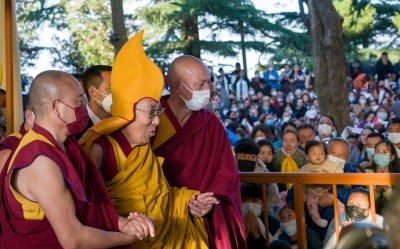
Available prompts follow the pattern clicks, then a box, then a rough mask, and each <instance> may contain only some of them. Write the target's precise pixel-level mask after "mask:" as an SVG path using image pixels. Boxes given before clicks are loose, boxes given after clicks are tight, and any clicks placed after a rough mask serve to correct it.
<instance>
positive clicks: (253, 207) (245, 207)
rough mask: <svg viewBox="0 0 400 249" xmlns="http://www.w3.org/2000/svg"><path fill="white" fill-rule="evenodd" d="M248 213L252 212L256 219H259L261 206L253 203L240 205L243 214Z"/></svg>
mask: <svg viewBox="0 0 400 249" xmlns="http://www.w3.org/2000/svg"><path fill="white" fill-rule="evenodd" d="M249 211H252V212H253V213H254V215H255V216H256V217H260V216H261V205H260V204H256V203H253V202H244V203H242V212H243V214H246V213H247V212H249Z"/></svg>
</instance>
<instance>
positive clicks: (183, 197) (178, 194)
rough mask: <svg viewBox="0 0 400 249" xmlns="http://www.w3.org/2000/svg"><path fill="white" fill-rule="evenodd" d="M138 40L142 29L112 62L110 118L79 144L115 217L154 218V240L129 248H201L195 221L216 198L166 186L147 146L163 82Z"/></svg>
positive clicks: (203, 241) (199, 224)
mask: <svg viewBox="0 0 400 249" xmlns="http://www.w3.org/2000/svg"><path fill="white" fill-rule="evenodd" d="M142 36H143V31H141V32H139V33H138V34H136V35H135V36H134V37H133V38H131V39H130V40H129V41H128V42H126V43H125V45H124V46H123V47H122V49H121V50H120V51H119V53H118V55H117V57H116V59H115V61H114V65H113V71H112V73H111V82H112V85H111V92H112V96H113V103H112V105H111V110H112V117H111V118H108V119H105V120H103V121H102V122H100V123H98V124H97V125H95V126H93V127H92V128H91V129H89V131H88V133H87V134H85V135H84V136H83V137H82V139H81V142H82V143H84V144H85V148H86V149H87V150H88V151H90V155H91V157H92V159H93V161H94V162H95V164H96V166H97V167H98V168H99V169H100V172H101V173H102V176H103V179H104V180H105V182H106V186H107V190H108V194H109V195H110V197H111V200H112V202H113V204H114V207H115V209H116V211H117V213H118V214H119V215H128V214H129V212H130V210H132V209H133V210H135V211H138V212H141V213H145V214H146V216H148V217H153V218H154V227H155V231H156V236H155V237H154V238H152V239H148V240H145V241H139V242H138V243H135V244H134V246H135V248H137V249H141V248H193V249H195V248H206V247H207V244H208V241H207V240H208V239H207V232H206V228H205V226H204V223H203V220H202V219H200V217H202V216H204V215H205V214H207V213H208V212H209V211H210V210H211V209H212V208H213V204H217V201H216V199H215V198H214V197H212V193H203V194H199V193H198V192H197V191H193V190H189V189H187V188H181V189H178V188H174V187H170V186H169V185H168V182H167V180H166V179H165V177H164V174H163V171H162V169H163V167H164V166H163V165H162V162H163V159H162V158H159V157H156V156H155V155H154V154H153V152H152V150H151V147H150V144H149V141H150V138H151V137H152V136H154V134H155V131H156V129H157V126H158V124H159V122H160V117H161V115H162V114H163V113H164V111H165V110H164V109H163V108H162V107H161V105H160V104H159V99H160V98H161V94H162V91H163V84H164V81H163V75H162V73H161V71H160V70H159V68H158V67H157V66H156V65H155V64H154V63H153V62H152V61H151V60H150V59H149V58H148V57H147V56H146V54H145V53H144V50H143V46H142ZM132 65H135V66H134V67H132ZM207 71H208V70H207ZM208 76H209V77H210V74H209V73H208ZM209 98H210V95H208V99H209ZM208 99H207V103H208ZM210 115H212V114H211V113H210ZM208 197H209V198H208ZM203 200H213V201H214V202H207V203H204V202H202V203H203V205H202V206H204V208H198V207H197V205H196V203H197V202H199V201H203ZM189 214H191V215H189Z"/></svg>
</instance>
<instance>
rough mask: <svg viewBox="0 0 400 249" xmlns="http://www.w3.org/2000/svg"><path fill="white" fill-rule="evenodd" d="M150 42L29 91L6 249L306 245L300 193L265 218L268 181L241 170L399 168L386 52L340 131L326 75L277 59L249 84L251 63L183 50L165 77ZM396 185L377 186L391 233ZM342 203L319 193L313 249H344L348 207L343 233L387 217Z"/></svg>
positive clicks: (357, 87)
mask: <svg viewBox="0 0 400 249" xmlns="http://www.w3.org/2000/svg"><path fill="white" fill-rule="evenodd" d="M142 35H143V32H142V31H141V32H139V33H138V34H136V35H135V36H134V37H133V38H131V39H130V40H129V41H128V42H127V43H126V44H125V45H124V46H123V48H122V49H121V51H120V52H119V53H118V55H117V57H116V58H115V61H114V64H113V66H112V67H111V66H104V65H95V66H91V67H89V68H88V69H87V70H85V72H84V74H83V75H82V77H81V78H80V79H79V80H80V81H79V80H78V79H76V78H75V77H73V76H72V75H70V74H68V73H65V72H62V71H56V70H49V71H45V72H42V73H40V74H39V75H38V76H36V77H35V78H34V79H30V80H29V81H27V84H26V86H24V89H23V92H22V94H23V97H24V102H25V104H24V109H25V117H26V119H25V122H24V123H23V124H21V128H20V130H19V131H18V132H16V133H14V134H12V135H10V136H7V137H6V138H5V139H3V140H2V142H1V143H0V170H1V174H0V194H1V195H0V197H1V198H0V213H1V214H0V247H2V248H44V247H49V248H50V247H51V248H62V247H71V248H112V247H121V248H129V247H130V246H133V247H134V248H222V249H231V248H233V249H234V248H237V249H242V248H246V247H247V248H255V249H258V248H271V249H273V248H297V225H296V222H298V221H296V213H295V209H294V193H293V188H292V184H291V183H286V184H276V183H269V184H267V186H266V189H267V193H266V196H267V199H268V210H263V209H262V196H263V193H262V187H261V185H259V184H254V183H253V184H244V183H243V184H240V182H239V174H238V173H239V172H264V173H268V172H316V173H343V172H344V173H362V172H374V173H400V159H399V156H400V118H398V112H397V103H396V102H397V100H398V91H397V89H400V87H399V84H398V83H397V82H398V80H399V77H398V75H399V71H400V67H399V63H397V64H396V65H392V64H391V62H390V60H388V56H387V54H386V53H383V54H382V57H381V58H380V59H379V60H378V61H377V62H376V64H374V63H370V64H369V65H368V67H367V68H362V66H361V64H360V63H359V62H357V63H353V64H352V65H351V70H349V83H351V84H349V105H350V114H349V115H350V118H351V121H352V123H351V124H348V127H346V129H345V130H344V131H342V132H341V134H339V131H338V129H337V127H336V125H335V121H334V119H333V118H332V117H331V116H329V115H327V114H324V113H321V112H320V110H319V106H318V101H319V100H318V97H317V91H316V89H315V80H314V75H313V72H312V70H311V71H310V72H308V73H307V74H306V73H305V72H303V71H302V69H301V65H299V64H295V65H293V68H292V66H291V65H285V66H284V68H283V69H282V70H280V72H278V71H277V70H276V69H275V68H274V65H273V64H272V63H269V64H268V66H267V70H266V71H265V72H264V73H263V74H260V72H259V71H256V72H255V77H254V78H252V79H251V80H249V79H248V77H247V75H246V72H245V71H244V70H242V69H241V66H240V64H239V63H237V64H236V69H235V70H234V71H233V72H232V73H230V74H225V73H224V70H223V69H222V68H220V69H219V71H218V72H219V74H218V75H217V74H214V73H213V72H212V71H211V70H210V69H209V68H208V67H207V66H206V65H205V64H204V63H203V62H202V61H201V60H199V59H197V58H195V57H193V56H189V55H183V56H179V57H177V58H175V59H174V60H173V62H172V63H171V65H170V66H169V69H168V72H167V74H166V75H163V74H162V72H161V70H160V69H159V68H158V67H157V66H156V65H155V64H154V63H153V62H152V61H151V60H150V59H149V58H148V57H147V56H146V54H145V53H144V50H143V46H142ZM350 79H351V80H350ZM167 92H168V95H166V94H165V93H167ZM1 94H2V93H1V92H0V96H1ZM4 95H5V93H4ZM320 101H321V100H320ZM0 104H1V103H0ZM4 106H5V104H4ZM0 107H1V108H2V106H0ZM0 114H1V113H0ZM0 121H1V120H0ZM78 141H79V142H78ZM394 188H395V186H376V187H375V193H374V196H375V198H376V199H375V205H376V211H377V216H376V217H377V219H376V221H377V222H376V225H377V228H376V229H378V230H379V231H381V230H382V229H383V224H384V218H383V215H384V214H386V213H385V212H387V213H388V214H392V215H393V213H395V212H396V210H398V208H397V206H396V205H395V204H393V202H391V199H392V198H396V196H397V195H398V194H397V192H396V191H394ZM337 193H338V194H337V196H333V194H332V190H331V188H330V187H329V186H326V185H309V186H306V187H305V189H304V193H303V194H304V200H305V203H304V208H305V210H306V217H305V218H306V222H307V230H306V235H307V244H308V248H334V247H335V246H336V238H337V236H338V235H337V234H335V227H334V226H335V224H334V222H332V219H333V216H334V214H333V207H332V206H333V199H334V198H338V207H339V215H340V217H339V224H340V226H341V227H343V228H346V227H351V226H353V225H356V224H360V223H368V224H369V223H372V218H371V217H372V214H371V209H370V205H371V203H370V198H369V196H370V193H369V191H368V189H366V188H365V187H363V186H338V189H337ZM397 198H398V197H397ZM396 208H397V209H396ZM381 215H382V216H381ZM264 216H265V217H266V219H268V229H267V230H266V229H265V226H264V223H263V221H264ZM393 226H395V224H394V225H393ZM343 230H345V229H343ZM267 237H268V239H267ZM267 240H268V241H270V244H269V245H266V241H267ZM393 241H394V242H396V241H395V240H393ZM338 246H340V243H339V244H338Z"/></svg>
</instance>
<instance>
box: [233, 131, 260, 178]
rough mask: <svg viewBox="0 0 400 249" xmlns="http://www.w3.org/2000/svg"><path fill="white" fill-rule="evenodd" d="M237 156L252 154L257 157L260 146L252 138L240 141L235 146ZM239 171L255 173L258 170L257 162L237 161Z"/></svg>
mask: <svg viewBox="0 0 400 249" xmlns="http://www.w3.org/2000/svg"><path fill="white" fill-rule="evenodd" d="M234 150H235V154H236V155H238V154H239V153H244V154H251V155H254V156H257V155H258V153H259V152H260V149H259V148H258V145H257V144H256V143H255V142H254V141H253V140H252V139H250V138H243V139H240V140H239V141H238V142H237V143H236V146H235V149H234ZM237 164H238V168H239V171H241V172H253V171H254V169H255V168H256V161H250V160H243V159H240V160H237Z"/></svg>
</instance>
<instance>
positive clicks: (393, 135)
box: [387, 132, 400, 144]
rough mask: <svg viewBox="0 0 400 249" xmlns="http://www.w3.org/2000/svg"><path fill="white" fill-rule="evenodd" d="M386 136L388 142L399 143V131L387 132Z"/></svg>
mask: <svg viewBox="0 0 400 249" xmlns="http://www.w3.org/2000/svg"><path fill="white" fill-rule="evenodd" d="M387 138H388V139H389V141H390V142H392V143H394V144H399V143H400V133H397V132H390V133H388V134H387Z"/></svg>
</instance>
